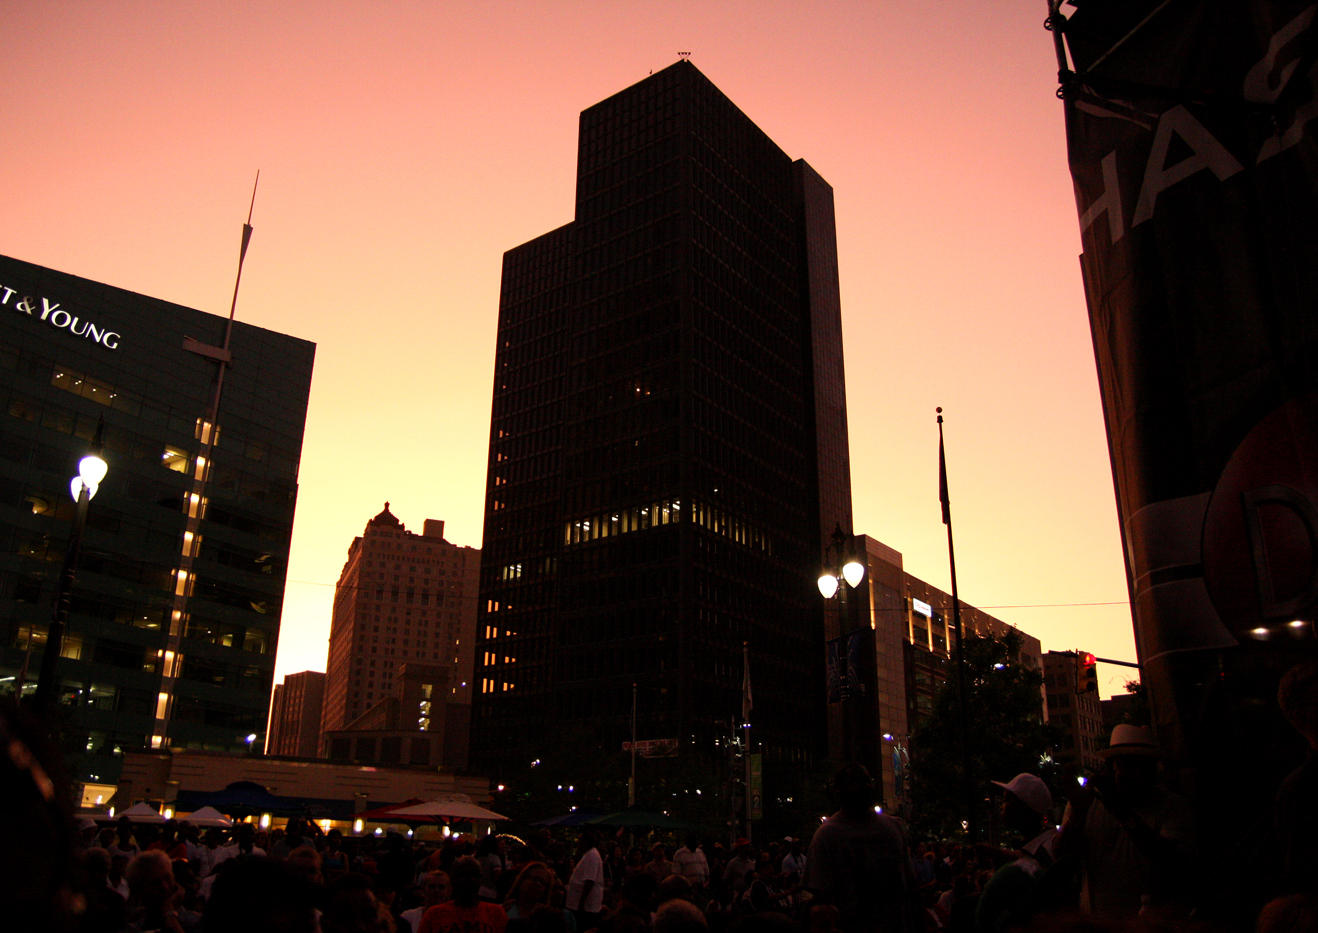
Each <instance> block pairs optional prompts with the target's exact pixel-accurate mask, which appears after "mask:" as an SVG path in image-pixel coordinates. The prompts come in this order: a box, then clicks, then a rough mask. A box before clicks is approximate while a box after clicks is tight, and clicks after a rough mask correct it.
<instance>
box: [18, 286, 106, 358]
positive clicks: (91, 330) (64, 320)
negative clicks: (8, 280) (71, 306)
mask: <svg viewBox="0 0 1318 933" xmlns="http://www.w3.org/2000/svg"><path fill="white" fill-rule="evenodd" d="M17 294H18V292H16V291H15V290H14V289H12V288H9V287H8V286H5V285H0V307H8V308H12V309H13V310H14V311H17V312H18V313H19V314H26V315H27V316H28V317H37V318H39V319H40V320H42V321H45V322H46V323H47V324H49V325H50V326H51V327H55V328H58V329H59V330H67V331H68V332H69V333H71V334H73V335H74V336H75V337H82V338H84V339H86V340H90V341H91V342H92V343H97V344H100V345H101V346H103V347H105V348H106V349H107V350H117V349H119V340H120V339H121V335H120V334H118V333H116V332H115V331H112V330H109V329H107V328H104V327H101V326H99V325H97V324H93V323H92V322H91V321H89V320H86V319H85V318H79V317H78V316H77V315H76V314H72V313H70V312H68V311H66V310H64V309H63V308H61V307H60V303H59V302H58V301H56V302H52V301H51V300H50V299H49V298H42V299H40V301H41V310H40V311H38V310H37V299H35V298H32V297H29V296H26V295H25V296H23V297H21V298H19V299H18V300H17V301H13V300H11V299H13V297H14V296H15V295H17Z"/></svg>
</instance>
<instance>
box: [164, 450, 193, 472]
mask: <svg viewBox="0 0 1318 933" xmlns="http://www.w3.org/2000/svg"><path fill="white" fill-rule="evenodd" d="M189 459H190V458H189V457H188V452H187V451H186V450H184V449H183V448H181V447H174V446H171V445H168V444H167V445H165V452H164V453H162V454H161V455H160V465H161V466H163V467H164V468H165V469H167V470H173V471H174V472H175V473H186V472H188V460H189Z"/></svg>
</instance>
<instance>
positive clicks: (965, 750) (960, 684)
mask: <svg viewBox="0 0 1318 933" xmlns="http://www.w3.org/2000/svg"><path fill="white" fill-rule="evenodd" d="M935 411H936V412H937V414H938V501H939V503H940V504H941V505H942V507H943V524H944V525H946V526H947V562H948V565H949V566H950V569H951V572H952V628H953V631H954V632H955V634H956V693H957V730H958V732H959V733H960V735H959V737H960V742H961V782H962V784H963V785H964V791H965V795H966V833H967V838H968V839H969V840H970V841H971V842H974V841H975V840H976V838H977V837H978V833H979V826H978V819H977V817H976V812H975V811H976V809H977V807H976V806H975V803H976V801H975V798H976V796H977V795H976V793H975V779H974V775H973V774H972V773H971V770H970V727H969V717H968V716H967V713H966V705H967V704H966V652H965V645H964V643H963V641H962V631H961V598H960V596H959V595H958V593H957V588H956V549H955V548H954V547H953V546H952V500H951V498H950V497H949V496H948V493H947V455H946V454H945V453H944V452H943V409H942V408H938V409H935Z"/></svg>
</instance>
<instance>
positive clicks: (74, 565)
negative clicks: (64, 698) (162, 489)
mask: <svg viewBox="0 0 1318 933" xmlns="http://www.w3.org/2000/svg"><path fill="white" fill-rule="evenodd" d="M89 502H91V496H90V495H88V494H87V487H86V486H83V487H82V489H80V490H79V491H78V502H77V505H75V506H74V510H73V528H72V529H71V530H70V531H69V546H68V550H66V551H65V552H64V566H63V568H62V569H61V570H60V576H59V586H58V588H57V589H56V591H55V609H54V612H53V613H52V614H51V618H50V630H49V631H48V632H47V633H46V650H45V651H43V652H42V653H41V672H40V674H38V676H37V693H36V705H37V710H38V711H39V712H41V713H42V714H45V713H48V712H50V710H51V709H53V708H54V705H55V695H56V694H57V693H58V685H57V683H56V681H55V665H56V662H57V661H58V660H59V656H60V650H61V649H62V647H63V644H64V628H65V625H66V624H67V623H68V620H69V604H70V603H71V602H72V601H73V580H74V578H75V577H76V576H77V574H78V557H79V555H80V554H81V553H82V532H83V529H84V528H85V527H86V526H87V503H89ZM31 639H32V634H31V633H30V632H29V633H28V640H29V642H30V641H31Z"/></svg>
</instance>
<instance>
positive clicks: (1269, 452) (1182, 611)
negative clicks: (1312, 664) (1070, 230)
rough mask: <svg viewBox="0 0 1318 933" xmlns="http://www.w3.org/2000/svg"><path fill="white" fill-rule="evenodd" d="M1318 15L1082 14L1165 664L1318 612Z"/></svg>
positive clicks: (1121, 409)
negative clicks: (1316, 28) (1317, 59)
mask: <svg viewBox="0 0 1318 933" xmlns="http://www.w3.org/2000/svg"><path fill="white" fill-rule="evenodd" d="M1135 6H1139V11H1138V12H1137V13H1133V14H1132V13H1127V12H1125V11H1127V10H1130V9H1132V8H1133V7H1135ZM1091 11H1092V12H1091ZM1316 11H1318V6H1316V5H1315V4H1313V3H1303V2H1297V3H1284V2H1275V3H1249V4H1244V3H1222V4H1190V3H1163V4H1161V5H1160V6H1158V7H1156V8H1155V9H1154V10H1153V11H1152V12H1149V8H1148V5H1144V4H1141V5H1134V4H1086V5H1085V6H1084V7H1083V8H1082V9H1081V11H1079V12H1077V13H1076V14H1075V15H1074V16H1073V17H1072V19H1071V20H1070V22H1069V23H1067V24H1066V27H1065V33H1064V35H1065V38H1066V42H1067V48H1068V50H1069V51H1070V53H1071V57H1072V63H1073V66H1074V68H1075V71H1076V75H1075V77H1074V79H1073V80H1071V81H1069V82H1068V83H1067V84H1066V85H1065V99H1066V119H1067V141H1068V150H1069V156H1070V166H1071V174H1072V178H1073V180H1074V184H1075V194H1076V204H1077V209H1078V212H1079V215H1080V227H1081V233H1082V242H1083V246H1084V254H1083V256H1082V258H1081V265H1082V270H1083V276H1084V283H1085V292H1086V298H1087V301H1088V306H1089V315H1090V325H1091V330H1092V334H1093V340H1094V351H1095V356H1096V360H1097V363H1098V372H1099V380H1100V386H1101V391H1102V398H1103V409H1104V415H1105V418H1106V422H1107V431H1108V441H1109V447H1110V451H1111V456H1112V466H1113V473H1114V479H1115V483H1116V489H1117V497H1118V507H1119V513H1120V517H1121V521H1122V531H1123V539H1124V544H1125V549H1126V557H1127V569H1128V573H1129V578H1130V582H1131V591H1132V598H1133V602H1134V608H1135V620H1136V630H1137V641H1138V644H1139V649H1140V657H1141V660H1142V662H1144V663H1145V664H1148V663H1149V662H1154V661H1157V660H1158V659H1159V658H1160V657H1163V656H1164V655H1167V654H1169V653H1174V652H1181V651H1188V650H1196V649H1212V648H1225V647H1229V646H1233V645H1236V644H1239V643H1240V642H1241V641H1242V640H1246V639H1254V640H1260V639H1267V638H1278V637H1286V636H1287V635H1288V634H1289V632H1288V631H1287V630H1288V629H1290V628H1296V627H1293V626H1290V623H1292V622H1294V621H1295V620H1296V619H1303V618H1307V619H1309V620H1312V618H1313V613H1314V609H1315V607H1316V605H1318V559H1316V557H1318V475H1316V473H1315V468H1318V445H1315V424H1318V419H1316V416H1318V406H1315V392H1316V391H1318V352H1316V351H1318V314H1315V305H1316V303H1318V278H1316V276H1318V225H1316V224H1315V218H1318V199H1316V198H1315V177H1316V175H1315V169H1316V168H1318V152H1316V150H1315V142H1314V135H1313V131H1314V128H1315V127H1314V123H1313V119H1314V117H1315V116H1318V95H1316V94H1315V86H1316V85H1318V68H1316V67H1315V63H1314V58H1313V51H1314V47H1313V42H1312V38H1313V37H1312V26H1313V22H1314V18H1315V12H1316Z"/></svg>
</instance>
